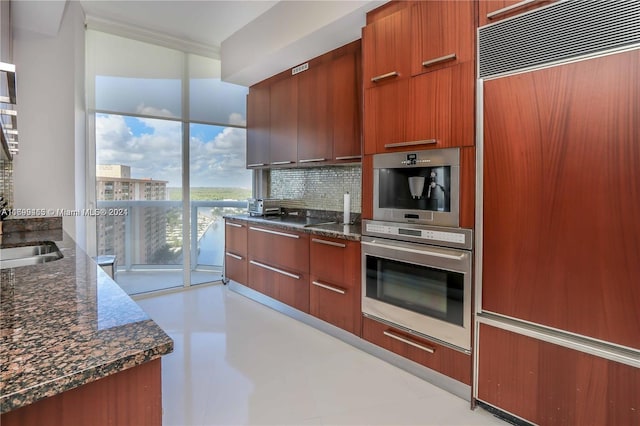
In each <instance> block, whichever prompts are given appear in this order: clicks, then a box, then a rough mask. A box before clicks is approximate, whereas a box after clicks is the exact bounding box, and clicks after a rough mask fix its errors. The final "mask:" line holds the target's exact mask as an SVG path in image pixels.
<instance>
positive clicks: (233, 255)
mask: <svg viewBox="0 0 640 426" xmlns="http://www.w3.org/2000/svg"><path fill="white" fill-rule="evenodd" d="M225 254H226V255H227V256H229V257H231V258H233V259H236V260H242V256H238V255H237V254H233V253H229V252H226V253H225Z"/></svg>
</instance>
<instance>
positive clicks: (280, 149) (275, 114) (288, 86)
mask: <svg viewBox="0 0 640 426" xmlns="http://www.w3.org/2000/svg"><path fill="white" fill-rule="evenodd" d="M269 114H270V120H269V154H270V161H269V164H270V165H271V166H290V165H292V164H294V163H296V161H297V159H298V154H297V152H298V149H297V147H298V79H297V78H296V76H293V77H291V78H284V79H282V80H279V81H277V82H275V83H273V84H272V85H271V87H270V99H269Z"/></svg>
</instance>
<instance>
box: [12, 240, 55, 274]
mask: <svg viewBox="0 0 640 426" xmlns="http://www.w3.org/2000/svg"><path fill="white" fill-rule="evenodd" d="M63 257H64V256H63V255H62V253H61V252H60V249H58V246H57V245H56V244H55V243H54V242H52V241H44V242H40V243H38V244H36V245H31V246H19V247H6V248H0V269H6V268H17V267H19V266H27V265H38V264H40V263H46V262H52V261H54V260H58V259H62V258H63Z"/></svg>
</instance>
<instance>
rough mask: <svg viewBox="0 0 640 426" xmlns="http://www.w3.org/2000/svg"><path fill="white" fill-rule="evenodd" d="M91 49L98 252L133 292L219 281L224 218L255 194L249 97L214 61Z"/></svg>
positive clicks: (97, 43) (100, 39) (99, 38)
mask: <svg viewBox="0 0 640 426" xmlns="http://www.w3.org/2000/svg"><path fill="white" fill-rule="evenodd" d="M87 49H88V50H87V69H88V73H89V78H88V79H87V80H88V81H89V82H90V84H89V87H88V93H89V96H88V103H89V108H90V110H91V111H93V112H94V114H93V115H92V116H91V117H92V118H93V120H94V126H93V128H95V135H94V136H95V164H94V165H92V167H93V166H95V170H96V187H95V188H96V193H95V196H96V203H97V206H98V207H99V208H102V209H106V210H105V211H106V212H108V213H109V214H106V215H100V216H98V217H97V218H96V249H97V254H98V255H115V256H116V264H117V273H116V281H117V282H118V283H119V284H120V285H121V286H122V287H123V288H124V289H125V290H126V291H127V292H129V293H130V294H138V293H143V292H149V291H156V290H162V289H168V288H173V287H180V286H185V285H191V284H198V283H205V282H212V281H217V280H219V279H220V278H221V276H222V268H223V263H222V262H223V256H222V250H223V246H224V227H223V226H221V223H222V215H223V214H225V213H232V212H236V211H241V210H242V209H243V208H244V206H246V199H247V198H248V197H249V196H250V195H251V172H250V171H247V170H246V169H245V167H244V155H245V154H244V153H245V148H246V131H245V123H246V120H245V99H246V93H247V89H246V88H244V87H241V86H237V85H233V84H228V83H224V82H222V81H221V80H220V62H219V61H218V60H216V59H212V58H206V57H202V56H198V55H193V54H187V53H184V52H181V51H179V50H175V49H169V48H166V47H161V46H158V45H154V44H150V43H144V42H140V41H136V40H131V39H128V38H124V37H120V36H116V35H111V34H107V33H103V32H98V31H91V30H89V31H88V34H87ZM90 128H91V126H90Z"/></svg>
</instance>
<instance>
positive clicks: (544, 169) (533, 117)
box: [482, 50, 640, 349]
mask: <svg viewBox="0 0 640 426" xmlns="http://www.w3.org/2000/svg"><path fill="white" fill-rule="evenodd" d="M639 70H640V50H633V51H629V52H625V53H618V54H614V55H608V56H604V57H600V58H594V59H590V60H585V61H580V62H575V63H570V64H565V65H561V66H556V67H552V68H546V69H541V70H537V71H534V72H529V73H524V74H518V75H514V76H509V77H503V78H499V79H495V80H490V81H485V83H484V177H483V187H484V196H483V197H484V203H483V205H484V214H483V229H484V232H483V235H484V238H483V267H482V269H483V277H482V305H483V309H484V310H488V311H492V312H497V313H500V314H503V315H506V316H510V317H515V318H519V319H523V320H526V321H530V322H534V323H539V324H544V325H547V326H550V327H553V328H558V329H562V330H567V331H570V332H573V333H577V334H582V335H586V336H590V337H594V338H596V339H600V340H604V341H609V342H613V343H616V344H620V345H623V346H628V347H632V348H636V349H640V321H639V317H638V306H639V305H640V286H639V285H638V277H640V249H639V248H638V241H639V240H638V236H640V220H638V218H640V184H639V183H638V182H640V181H639V180H638V171H639V170H640V144H638V141H639V140H640V133H639V130H638V129H639V127H638V117H640V103H639V102H638V99H640V84H638V72H639Z"/></svg>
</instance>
